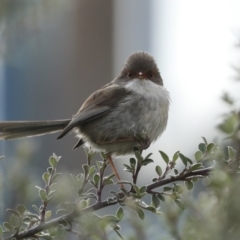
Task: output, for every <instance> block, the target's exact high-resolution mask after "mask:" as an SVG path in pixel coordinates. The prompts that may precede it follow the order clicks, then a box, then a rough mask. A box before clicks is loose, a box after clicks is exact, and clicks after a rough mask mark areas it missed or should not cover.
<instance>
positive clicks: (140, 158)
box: [134, 151, 143, 162]
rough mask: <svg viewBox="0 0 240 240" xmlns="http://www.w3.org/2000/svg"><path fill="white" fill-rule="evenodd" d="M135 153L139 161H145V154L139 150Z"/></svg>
mask: <svg viewBox="0 0 240 240" xmlns="http://www.w3.org/2000/svg"><path fill="white" fill-rule="evenodd" d="M134 154H135V156H136V158H137V160H138V161H139V162H142V161H143V156H142V155H141V153H140V152H139V151H134Z"/></svg>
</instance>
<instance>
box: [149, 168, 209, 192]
mask: <svg viewBox="0 0 240 240" xmlns="http://www.w3.org/2000/svg"><path fill="white" fill-rule="evenodd" d="M212 170H213V167H209V168H204V169H200V170H196V171H193V172H187V173H185V174H183V175H181V174H180V175H178V176H176V177H173V176H171V177H169V178H166V179H162V180H160V181H156V182H154V183H152V184H149V185H147V190H146V192H151V190H152V189H154V188H158V187H161V186H163V185H166V184H169V183H173V182H177V181H187V180H188V178H189V177H196V176H199V177H206V176H208V175H209V173H210V172H211V171H212Z"/></svg>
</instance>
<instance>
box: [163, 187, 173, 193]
mask: <svg viewBox="0 0 240 240" xmlns="http://www.w3.org/2000/svg"><path fill="white" fill-rule="evenodd" d="M172 190H173V189H172V188H171V187H164V188H163V191H164V192H169V191H172Z"/></svg>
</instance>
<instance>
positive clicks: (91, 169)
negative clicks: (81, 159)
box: [89, 166, 96, 177]
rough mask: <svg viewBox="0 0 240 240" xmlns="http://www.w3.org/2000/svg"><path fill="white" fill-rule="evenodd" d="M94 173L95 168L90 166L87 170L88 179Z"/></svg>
mask: <svg viewBox="0 0 240 240" xmlns="http://www.w3.org/2000/svg"><path fill="white" fill-rule="evenodd" d="M95 171H96V168H95V166H91V167H90V169H89V177H90V176H92V175H93V174H94V173H95Z"/></svg>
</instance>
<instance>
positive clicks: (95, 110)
mask: <svg viewBox="0 0 240 240" xmlns="http://www.w3.org/2000/svg"><path fill="white" fill-rule="evenodd" d="M129 93H130V92H129V91H127V90H126V89H125V88H124V87H120V86H119V85H117V84H114V83H109V84H107V85H105V86H104V87H102V88H101V89H99V90H97V91H96V92H94V93H93V94H91V95H90V96H89V97H88V98H87V100H86V101H85V102H84V103H83V105H82V107H81V108H80V109H79V111H78V112H77V114H76V115H75V116H74V117H73V118H72V120H71V122H70V123H69V124H68V125H67V126H66V128H65V129H64V130H63V131H62V133H61V134H60V135H59V137H58V139H60V138H62V137H63V136H65V135H66V134H67V133H68V132H69V131H70V130H72V129H73V128H74V127H76V126H79V125H81V124H83V123H86V122H89V121H92V120H95V119H97V118H100V117H102V116H104V115H106V114H108V113H109V112H110V111H112V110H113V109H114V108H115V107H116V106H117V105H118V103H119V102H120V101H121V99H123V98H125V97H126V96H127V95H129Z"/></svg>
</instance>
